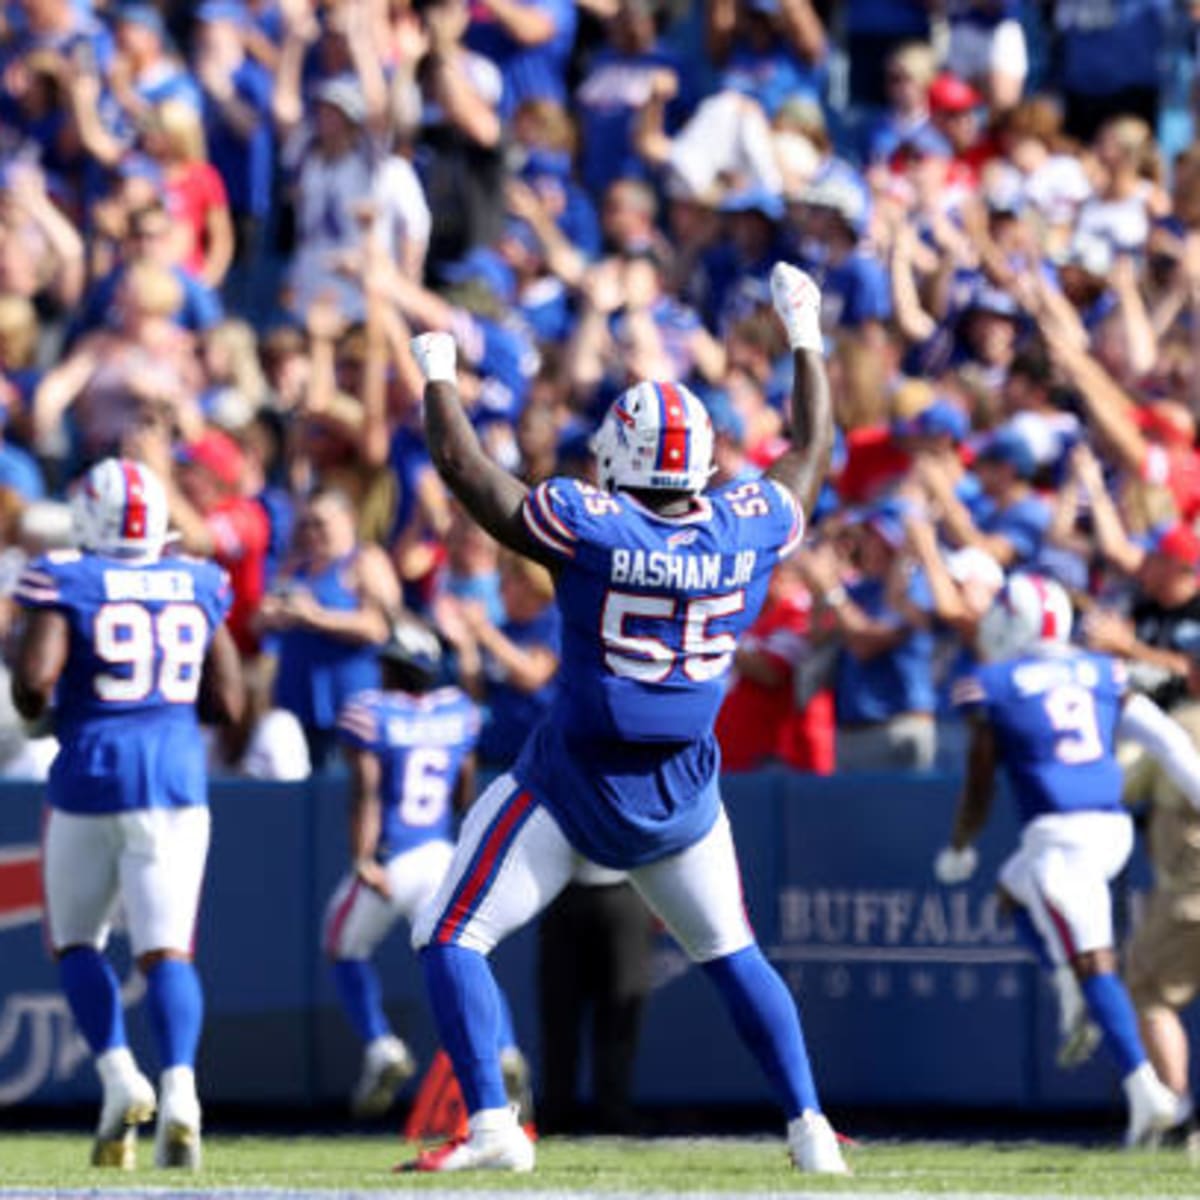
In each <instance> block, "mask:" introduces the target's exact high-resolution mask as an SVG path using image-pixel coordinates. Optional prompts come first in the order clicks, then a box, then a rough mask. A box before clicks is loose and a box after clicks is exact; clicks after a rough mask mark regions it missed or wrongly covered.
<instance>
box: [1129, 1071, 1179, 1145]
mask: <svg viewBox="0 0 1200 1200" xmlns="http://www.w3.org/2000/svg"><path fill="white" fill-rule="evenodd" d="M1121 1086H1122V1087H1123V1088H1124V1089H1125V1098H1126V1099H1127V1100H1128V1102H1129V1125H1128V1126H1127V1127H1126V1130H1125V1146H1126V1148H1127V1149H1131V1150H1132V1149H1136V1148H1138V1147H1144V1148H1148V1149H1155V1148H1157V1146H1158V1143H1159V1139H1160V1138H1161V1137H1162V1135H1163V1134H1164V1133H1166V1131H1167V1130H1168V1129H1173V1128H1174V1127H1175V1126H1176V1125H1178V1124H1180V1123H1181V1122H1182V1121H1185V1120H1187V1116H1188V1109H1189V1107H1190V1105H1189V1103H1188V1101H1187V1099H1186V1098H1185V1097H1182V1096H1177V1095H1176V1094H1175V1093H1174V1092H1173V1091H1171V1089H1170V1088H1169V1087H1167V1085H1166V1084H1165V1083H1163V1082H1162V1080H1160V1079H1159V1077H1158V1076H1157V1075H1156V1074H1155V1073H1154V1068H1153V1067H1152V1066H1151V1065H1150V1064H1149V1063H1148V1062H1144V1063H1142V1065H1141V1066H1140V1067H1138V1068H1137V1069H1136V1070H1134V1071H1130V1072H1129V1074H1128V1075H1126V1076H1125V1078H1124V1079H1123V1080H1122V1081H1121Z"/></svg>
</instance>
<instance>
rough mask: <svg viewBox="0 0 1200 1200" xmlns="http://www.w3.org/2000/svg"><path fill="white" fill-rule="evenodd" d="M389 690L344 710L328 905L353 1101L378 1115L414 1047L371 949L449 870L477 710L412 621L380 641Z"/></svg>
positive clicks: (360, 1111)
mask: <svg viewBox="0 0 1200 1200" xmlns="http://www.w3.org/2000/svg"><path fill="white" fill-rule="evenodd" d="M379 660H380V667H381V673H382V684H383V689H382V691H371V692H360V693H359V694H358V695H356V696H353V697H352V698H351V699H350V700H349V701H348V702H347V704H346V706H345V707H344V708H343V709H342V711H341V714H340V715H339V716H338V722H337V732H338V738H339V740H340V741H341V743H342V750H343V753H344V756H345V758H346V763H347V766H348V767H349V768H350V781H351V793H350V855H351V867H350V870H349V872H347V874H346V876H345V877H344V878H343V879H342V881H341V883H339V884H338V887H337V889H336V890H335V891H334V893H333V897H332V898H331V900H330V901H329V906H328V909H327V910H326V914H325V949H326V953H327V954H328V955H329V958H330V960H331V963H332V968H333V979H334V983H335V985H336V987H337V991H338V996H339V998H340V1000H341V1003H342V1008H343V1010H344V1011H345V1013H346V1016H347V1017H348V1018H349V1020H350V1023H351V1024H352V1025H353V1026H354V1030H355V1032H356V1033H357V1034H358V1036H359V1038H360V1040H361V1041H362V1043H363V1046H364V1055H363V1066H362V1074H361V1076H360V1078H359V1082H358V1086H357V1087H356V1088H355V1091H354V1096H353V1098H352V1101H351V1105H352V1107H353V1109H354V1112H355V1113H356V1114H357V1115H358V1116H377V1115H379V1114H380V1113H382V1112H384V1111H386V1109H387V1108H388V1107H389V1106H390V1105H391V1103H392V1098H393V1097H394V1095H395V1093H396V1089H397V1088H398V1087H399V1086H400V1085H401V1084H402V1083H403V1082H404V1081H405V1080H406V1079H408V1078H409V1076H411V1075H412V1074H413V1072H414V1071H415V1070H416V1063H415V1061H414V1060H413V1056H412V1054H411V1053H410V1052H409V1050H408V1047H407V1046H406V1045H405V1044H404V1043H403V1042H402V1041H401V1040H400V1039H399V1038H398V1037H396V1035H395V1034H394V1033H393V1032H392V1030H391V1027H390V1026H389V1024H388V1020H387V1017H386V1015H385V1014H384V1010H383V999H382V995H381V989H380V985H379V978H378V976H377V974H376V972H375V969H374V967H373V966H372V964H371V961H370V959H371V955H372V954H373V953H374V952H375V949H376V947H377V946H378V945H379V943H380V942H381V941H383V939H384V937H385V936H386V935H387V933H388V931H389V930H390V929H391V927H392V926H393V925H394V924H395V923H396V921H397V920H399V919H400V918H401V917H404V918H406V919H407V920H411V919H412V918H413V916H414V915H415V914H416V912H417V910H418V909H419V908H420V907H421V905H422V904H424V903H425V902H426V901H427V900H428V899H429V897H430V896H431V895H432V894H433V892H434V890H435V889H436V888H437V886H438V884H439V883H441V881H442V878H443V876H444V875H445V874H446V868H447V867H448V866H449V865H450V856H451V854H452V853H453V845H454V844H453V823H454V810H455V809H456V808H459V809H463V808H466V806H467V804H468V803H469V802H470V800H471V799H472V798H473V797H474V780H475V770H474V749H475V743H476V741H477V740H478V738H479V726H480V718H479V710H478V709H477V708H476V707H475V705H474V703H473V702H472V701H471V700H470V699H469V698H468V697H467V696H466V695H465V694H464V693H463V692H461V691H460V690H459V689H458V688H456V687H443V688H437V687H436V684H437V682H438V678H439V676H440V674H441V663H442V654H441V647H440V645H439V643H438V640H437V638H436V637H435V636H434V634H433V632H432V631H431V630H430V629H428V628H427V627H425V626H423V625H421V624H418V623H417V622H416V621H413V620H405V621H403V622H399V623H397V624H396V625H395V626H394V628H393V631H392V635H391V637H390V638H389V639H388V641H387V642H386V643H384V645H383V646H382V647H380V650H379Z"/></svg>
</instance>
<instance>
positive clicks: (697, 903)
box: [413, 264, 846, 1173]
mask: <svg viewBox="0 0 1200 1200" xmlns="http://www.w3.org/2000/svg"><path fill="white" fill-rule="evenodd" d="M771 288H772V296H773V299H774V303H775V307H776V311H777V312H778V314H779V316H780V317H781V319H782V320H783V323H784V325H785V326H786V328H787V332H788V340H789V342H790V345H791V347H792V350H793V352H794V364H795V383H794V386H793V394H792V414H791V448H790V449H789V450H788V451H787V452H786V453H785V454H784V455H783V456H782V457H781V458H780V459H779V460H778V461H777V462H776V463H775V464H774V465H773V466H772V467H771V468H770V470H768V471H767V473H766V475H765V476H764V477H763V478H761V479H759V480H754V481H750V482H743V483H739V484H738V485H736V486H732V487H728V488H724V489H720V490H717V491H714V492H712V493H706V492H705V487H706V485H707V483H708V480H709V476H710V473H711V470H712V457H711V456H712V437H713V435H712V426H711V424H710V422H709V419H708V414H707V413H706V412H705V410H704V407H703V406H702V405H701V403H700V402H699V400H698V399H697V398H696V397H695V396H694V395H693V394H692V393H691V392H689V391H688V390H687V388H685V387H683V386H682V385H680V384H677V383H651V382H646V383H639V384H637V385H635V386H634V387H631V388H630V389H629V390H628V391H626V392H624V393H623V394H622V395H621V396H620V397H619V398H618V399H617V400H616V401H615V402H614V404H613V406H612V408H611V409H610V410H609V412H608V414H607V416H606V417H605V420H604V422H603V423H602V425H601V427H600V429H599V431H598V432H597V434H596V436H595V439H594V442H593V450H594V453H595V455H596V459H597V464H598V469H599V479H600V482H601V484H602V487H601V488H594V487H591V486H588V485H586V484H583V483H580V482H578V481H576V480H573V479H566V478H552V479H550V480H547V481H546V482H544V483H541V484H539V485H538V486H537V487H536V488H534V489H532V490H530V489H529V488H527V487H526V486H525V484H523V483H521V482H520V481H519V480H517V479H515V478H513V477H512V476H510V475H509V474H507V473H506V472H505V471H503V470H502V469H500V468H499V467H498V466H497V465H496V464H495V463H494V462H493V461H492V460H491V459H490V458H489V457H488V456H487V455H486V453H485V452H484V451H483V449H482V448H481V446H480V444H479V441H478V439H477V438H476V436H475V433H474V430H473V429H472V427H471V423H470V421H469V419H468V417H467V416H466V414H465V412H464V411H463V408H462V405H461V403H460V401H459V397H458V391H457V387H456V363H455V346H454V342H453V340H452V339H451V338H450V337H449V336H448V335H446V334H437V333H434V334H423V335H421V336H420V337H417V338H416V339H414V342H413V350H414V353H415V355H416V357H417V361H418V363H419V364H420V366H421V369H422V371H423V373H424V375H425V378H426V380H427V384H426V388H425V429H426V435H427V440H428V443H429V448H430V452H431V454H432V456H433V460H434V463H435V465H436V466H437V469H438V471H439V473H440V474H441V476H442V478H443V479H444V480H445V481H446V483H447V484H448V485H449V486H450V488H451V490H452V491H453V492H454V493H455V495H456V496H457V497H458V498H459V500H460V501H461V502H462V504H463V505H464V506H465V508H466V509H467V511H468V512H470V513H471V515H472V516H473V517H474V518H475V519H476V520H477V521H478V522H479V523H480V524H481V525H482V526H483V527H484V528H485V529H486V530H487V531H488V532H489V533H491V534H492V535H493V536H494V537H495V538H496V539H497V540H498V541H500V542H501V543H503V544H504V545H506V546H509V547H510V548H512V549H513V550H516V551H517V552H518V553H520V554H524V555H527V556H528V557H530V558H533V559H536V560H538V561H540V562H543V563H545V564H547V565H548V566H549V567H550V568H551V569H552V570H553V571H554V572H555V576H556V592H557V603H558V605H559V608H560V610H561V613H562V618H563V634H562V659H561V661H562V669H561V673H560V681H561V686H560V692H559V699H558V701H557V703H556V704H555V706H554V708H553V710H552V711H551V712H550V713H549V714H548V715H547V716H546V717H545V718H544V719H543V721H542V723H541V724H540V725H539V726H538V727H537V728H536V729H535V730H534V731H533V733H532V734H531V735H530V738H529V740H528V742H527V743H526V745H525V747H524V749H523V751H522V753H521V755H520V757H519V758H518V760H517V762H516V763H515V765H514V766H513V768H512V770H511V772H509V773H508V774H505V775H503V776H501V777H500V778H499V779H498V780H497V781H496V782H495V783H494V784H493V785H492V787H491V788H489V789H488V791H487V792H486V793H485V794H484V795H483V796H482V797H481V798H480V799H479V800H478V801H477V802H476V804H475V806H474V808H472V810H471V811H470V813H469V814H468V815H467V819H466V822H465V823H464V826H463V830H462V833H461V836H460V838H459V842H458V845H457V847H456V848H455V853H454V859H453V861H452V862H451V864H450V869H449V872H448V874H447V876H446V879H445V881H444V882H443V884H442V886H441V887H440V888H439V890H438V892H437V894H436V895H435V897H434V899H433V901H432V902H431V903H430V904H429V905H427V906H426V907H425V908H424V909H423V910H422V912H421V913H420V915H419V916H418V918H417V923H416V928H415V930H414V939H413V941H414V945H415V946H417V947H418V948H419V949H420V951H421V959H422V964H423V967H424V970H425V976H426V982H427V985H428V989H429V994H430V999H431V1002H432V1008H433V1011H434V1013H435V1015H436V1017H437V1021H438V1026H439V1030H440V1033H441V1037H442V1042H443V1044H444V1045H445V1047H446V1050H447V1052H448V1053H449V1055H450V1058H451V1060H452V1062H453V1064H454V1069H455V1073H456V1074H457V1076H458V1079H459V1082H460V1083H461V1085H462V1088H463V1093H464V1097H465V1100H466V1104H467V1109H468V1111H469V1114H470V1119H469V1125H470V1133H469V1136H468V1137H467V1138H466V1140H465V1141H463V1142H460V1143H457V1144H455V1143H451V1144H449V1145H447V1146H444V1147H441V1148H439V1149H437V1150H434V1151H430V1152H427V1153H426V1154H424V1155H422V1156H421V1157H420V1158H418V1159H417V1161H416V1163H415V1164H413V1165H414V1166H415V1167H416V1168H417V1169H420V1170H431V1171H436V1170H444V1171H454V1170H464V1169H472V1168H493V1169H500V1170H509V1171H524V1170H529V1169H531V1168H532V1166H533V1163H534V1148H533V1145H532V1143H531V1142H530V1141H529V1139H528V1138H527V1137H526V1136H525V1134H524V1132H523V1131H522V1130H521V1128H520V1126H519V1125H518V1123H517V1120H516V1117H515V1115H514V1114H513V1113H512V1112H511V1111H510V1109H509V1108H508V1107H507V1105H506V1103H505V1093H504V1087H503V1082H502V1080H501V1077H500V1072H499V1069H498V1067H497V1064H496V1058H495V1054H494V1053H493V1052H492V1047H493V1046H494V1045H495V1043H496V1022H497V1011H498V1007H497V991H496V984H495V981H494V979H493V978H492V974H491V969H490V967H489V965H488V961H487V955H488V954H489V953H490V952H491V950H492V949H493V947H495V945H496V944H497V943H498V942H499V941H500V940H501V939H503V938H504V937H505V936H506V935H507V934H509V933H511V932H512V931H513V930H515V929H517V928H519V927H520V926H522V925H524V924H525V923H526V922H527V921H529V920H530V919H531V918H533V917H534V916H535V915H536V914H537V913H538V912H540V911H541V910H542V909H543V908H545V906H546V905H547V904H549V903H550V901H551V900H552V899H553V898H554V896H555V895H556V894H557V893H558V892H559V891H560V890H561V889H562V888H563V886H564V885H565V884H566V883H567V881H568V880H569V879H570V878H571V877H572V875H573V874H574V872H575V870H576V867H577V865H578V863H579V862H580V860H590V861H593V862H596V863H599V864H601V865H603V866H606V867H612V868H616V869H619V870H625V871H628V873H629V878H630V880H631V881H632V883H633V884H634V886H635V887H636V888H637V889H638V891H639V892H640V893H641V894H642V896H643V897H644V899H645V900H646V902H647V903H648V904H649V906H650V907H651V908H652V909H653V910H654V911H655V913H657V914H658V916H659V917H660V918H661V919H662V920H663V921H664V923H665V924H666V925H667V927H668V928H669V929H670V930H671V932H672V933H673V934H674V936H675V937H676V939H677V940H678V941H679V943H680V945H681V946H682V947H683V948H684V949H685V951H686V952H687V953H688V955H689V956H690V957H691V958H692V960H693V961H695V962H697V963H698V964H700V966H701V967H702V969H703V970H704V972H705V974H707V975H708V976H709V978H710V979H711V980H712V981H713V983H714V984H715V986H716V988H717V991H718V993H719V994H720V996H721V998H722V1000H723V1001H724V1002H725V1005H726V1007H727V1009H728V1011H729V1014H730V1016H731V1017H732V1019H733V1023H734V1025H735V1027H736V1028H737V1031H738V1033H739V1034H740V1035H741V1036H742V1038H743V1040H744V1041H745V1043H746V1045H747V1046H748V1048H749V1049H750V1050H751V1052H752V1053H753V1054H754V1055H755V1057H756V1058H757V1060H758V1062H759V1063H760V1065H761V1066H762V1068H763V1070H764V1072H765V1073H766V1075H767V1077H768V1079H769V1080H770V1082H771V1084H772V1085H773V1087H774V1090H775V1092H776V1094H777V1095H778V1097H779V1100H780V1102H781V1104H782V1106H783V1108H784V1110H785V1112H786V1115H787V1119H788V1128H787V1133H788V1146H789V1150H790V1153H791V1157H792V1160H793V1162H794V1163H795V1165H796V1166H797V1167H799V1168H800V1169H802V1170H807V1171H821V1172H829V1173H843V1172H845V1170H846V1165H845V1162H844V1161H843V1159H842V1155H841V1151H840V1148H839V1146H838V1143H837V1139H836V1136H835V1134H834V1132H833V1130H832V1128H831V1127H830V1125H829V1122H828V1121H827V1120H826V1118H825V1117H824V1116H823V1115H822V1113H821V1108H820V1103H819V1101H818V1099H817V1092H816V1087H815V1085H814V1083H813V1077H812V1072H811V1069H810V1067H809V1061H808V1054H807V1051H806V1048H805V1044H804V1037H803V1034H802V1032H801V1027H800V1020H799V1016H798V1014H797V1011H796V1006H795V1004H794V1002H793V1000H792V997H791V995H790V994H789V993H788V990H787V987H786V986H785V985H784V983H783V980H782V979H780V977H779V975H778V974H777V973H776V972H775V970H774V969H773V968H772V967H771V966H770V964H769V963H768V962H767V960H766V958H765V957H764V955H763V954H762V951H761V950H760V949H759V947H758V945H757V943H756V941H755V938H754V934H753V932H752V930H751V928H750V925H749V922H748V919H747V916H746V913H745V911H744V908H743V905H742V897H741V885H740V880H739V873H738V865H737V857H736V854H735V851H734V846H733V839H732V837H731V834H730V827H729V821H728V819H727V818H726V816H725V813H724V811H723V809H722V806H721V800H720V795H719V792H718V787H717V782H718V780H717V776H718V771H719V766H720V756H719V752H718V750H717V745H716V740H715V738H714V736H713V723H714V720H715V718H716V714H717V709H718V708H719V706H720V703H721V697H722V692H723V681H724V679H725V677H726V675H727V674H728V672H729V669H730V665H731V662H732V659H733V652H734V648H735V646H736V644H737V637H738V635H739V634H740V633H741V632H742V631H743V630H744V629H745V628H746V626H747V625H749V623H750V622H751V621H752V620H753V619H754V617H755V614H756V613H757V612H758V609H759V608H760V606H761V605H762V602H763V598H764V595H765V593H766V587H767V581H768V579H769V577H770V574H771V572H772V570H773V569H774V567H775V564H776V563H777V562H778V561H779V559H780V558H781V557H783V556H785V555H787V554H789V553H790V552H791V551H792V550H793V549H794V547H795V546H796V545H797V544H798V543H799V540H800V538H801V535H802V533H803V528H804V516H805V514H806V513H807V512H808V511H809V509H810V508H811V505H812V503H813V501H814V499H815V497H816V495H817V491H818V489H819V488H820V486H821V482H822V480H823V479H824V476H825V472H826V469H827V465H828V460H829V453H830V447H831V444H832V439H833V421H832V415H831V411H830V399H829V387H828V381H827V378H826V374H825V364H824V360H823V356H822V338H821V332H820V322H819V314H820V299H821V298H820V293H819V291H818V290H817V288H816V286H815V285H814V284H813V283H812V281H811V280H810V279H809V278H808V276H806V275H805V274H804V273H803V272H801V271H798V270H797V269H795V268H794V267H791V266H788V265H786V264H778V265H776V267H775V269H774V271H773V272H772V276H771Z"/></svg>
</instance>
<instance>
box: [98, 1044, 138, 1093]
mask: <svg viewBox="0 0 1200 1200" xmlns="http://www.w3.org/2000/svg"><path fill="white" fill-rule="evenodd" d="M137 1069H138V1068H137V1063H136V1062H134V1059H133V1055H132V1054H131V1053H130V1051H129V1047H128V1046H114V1047H113V1048H112V1049H111V1050H105V1052H104V1053H103V1054H101V1055H100V1057H99V1058H97V1059H96V1074H97V1075H99V1076H100V1082H101V1083H102V1084H103V1085H104V1086H105V1087H106V1088H109V1087H112V1086H113V1084H115V1083H116V1082H117V1081H118V1080H122V1079H128V1078H129V1077H130V1076H131V1075H136V1074H137Z"/></svg>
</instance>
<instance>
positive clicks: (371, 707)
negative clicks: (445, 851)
mask: <svg viewBox="0 0 1200 1200" xmlns="http://www.w3.org/2000/svg"><path fill="white" fill-rule="evenodd" d="M480 724H481V722H480V716H479V709H478V708H477V707H476V706H475V704H474V702H473V701H472V700H471V699H470V698H469V697H468V696H467V695H466V694H465V693H464V692H462V691H460V690H459V689H458V688H456V687H445V688H439V689H438V690H437V691H435V692H428V693H426V694H425V695H423V696H412V695H409V694H408V693H406V692H378V691H370V692H359V693H358V694H357V695H355V696H352V697H351V698H350V699H349V700H348V701H347V702H346V705H345V707H344V708H343V709H342V711H341V713H340V714H339V715H338V723H337V730H338V737H339V738H340V739H341V740H342V741H343V742H345V743H346V744H347V745H349V746H355V747H357V748H358V749H360V750H366V751H367V752H368V753H370V754H374V755H375V756H376V757H377V758H378V759H379V766H380V784H379V792H380V808H381V810H382V811H381V813H380V830H379V843H378V846H377V848H376V856H377V858H378V859H379V861H380V862H387V861H388V859H390V858H394V857H395V856H396V855H397V854H402V853H403V852H404V851H406V850H412V849H414V848H415V847H416V846H420V845H422V844H424V843H425V842H430V841H447V842H448V841H452V840H453V821H454V813H453V810H452V805H451V803H450V802H451V799H452V797H453V795H454V788H455V784H456V783H457V782H458V776H459V773H460V772H461V770H462V766H463V762H464V761H465V759H466V758H467V756H468V755H469V754H470V753H471V751H472V750H474V749H475V743H476V742H477V741H478V740H479V728H480Z"/></svg>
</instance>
